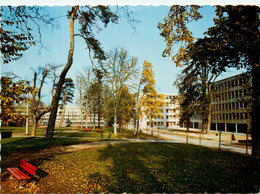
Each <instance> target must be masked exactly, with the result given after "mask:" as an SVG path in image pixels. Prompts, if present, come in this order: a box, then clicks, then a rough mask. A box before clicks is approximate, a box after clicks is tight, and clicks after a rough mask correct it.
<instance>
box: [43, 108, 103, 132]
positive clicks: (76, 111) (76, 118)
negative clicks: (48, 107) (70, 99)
mask: <svg viewBox="0 0 260 194" xmlns="http://www.w3.org/2000/svg"><path fill="white" fill-rule="evenodd" d="M63 114H64V118H63V122H62V123H61V121H62V116H63ZM49 116H50V113H47V114H45V115H44V116H43V117H42V119H41V121H40V123H41V124H43V125H46V126H47V125H48V120H49ZM82 124H83V126H84V127H86V126H94V124H95V126H97V125H98V117H97V116H95V122H94V116H93V114H91V115H90V114H89V116H88V119H87V125H86V114H85V112H83V114H82ZM80 125H81V113H80V107H79V106H65V112H64V113H63V110H61V109H60V108H58V112H57V118H56V126H62V127H66V126H72V127H76V126H80ZM100 126H101V127H103V126H104V120H103V119H101V121H100Z"/></svg>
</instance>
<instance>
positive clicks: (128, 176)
mask: <svg viewBox="0 0 260 194" xmlns="http://www.w3.org/2000/svg"><path fill="white" fill-rule="evenodd" d="M99 152H100V153H101V155H100V157H99V160H100V161H108V160H110V162H111V163H113V166H111V168H110V169H109V170H110V174H111V175H112V176H111V177H110V181H109V182H108V184H106V185H104V186H105V189H106V190H107V191H109V192H145V193H146V192H147V193H150V192H158V191H160V192H167V191H168V190H167V189H165V188H164V184H163V183H162V182H161V181H160V179H159V177H157V176H156V174H153V173H151V172H152V171H153V169H151V167H150V166H149V165H147V164H146V163H145V160H146V158H149V157H150V155H149V154H150V153H149V154H147V153H146V152H145V150H142V149H138V150H134V149H129V146H128V145H125V144H121V145H108V146H107V147H106V148H104V149H100V151H99ZM152 155H153V154H152ZM152 157H155V155H153V156H152ZM99 178H100V179H103V178H104V177H103V176H100V177H99Z"/></svg>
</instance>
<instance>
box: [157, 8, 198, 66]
mask: <svg viewBox="0 0 260 194" xmlns="http://www.w3.org/2000/svg"><path fill="white" fill-rule="evenodd" d="M199 8H200V7H199V6H196V5H192V6H180V5H173V6H171V8H170V10H169V12H168V15H167V16H166V17H165V18H164V23H159V24H158V28H159V29H160V30H161V33H160V35H161V36H163V37H164V40H165V42H166V48H165V49H164V51H163V56H164V57H166V56H171V55H173V56H172V60H174V62H175V63H176V65H177V66H181V62H182V61H183V60H185V59H186V58H185V57H187V55H186V54H185V53H186V48H187V47H188V46H190V45H191V44H192V43H193V41H194V37H193V36H192V32H191V31H190V30H189V29H188V27H187V25H188V24H189V23H190V22H192V21H197V20H198V19H200V18H201V17H202V16H201V14H200V13H199V12H198V10H199ZM173 45H174V46H176V45H178V46H179V50H178V52H177V53H176V54H173V53H174V51H173Z"/></svg>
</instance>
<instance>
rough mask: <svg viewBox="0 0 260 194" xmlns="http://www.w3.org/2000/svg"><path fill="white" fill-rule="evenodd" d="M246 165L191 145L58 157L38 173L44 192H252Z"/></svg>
mask: <svg viewBox="0 0 260 194" xmlns="http://www.w3.org/2000/svg"><path fill="white" fill-rule="evenodd" d="M249 160H250V158H249V157H248V156H245V155H242V154H235V153H231V152H227V151H218V150H214V149H209V148H205V147H199V146H195V145H186V144H169V143H135V144H133V143H130V144H121V145H114V146H112V145H111V146H108V147H105V148H93V149H89V150H87V151H80V152H75V153H69V154H63V155H58V156H55V157H54V158H52V160H44V161H42V163H41V164H40V166H39V167H40V168H41V169H42V170H44V171H46V172H47V173H48V174H49V175H48V176H47V177H46V179H45V180H44V181H45V185H46V187H47V188H45V191H46V192H68V191H69V192H80V193H81V192H84V193H86V192H87V193H88V192H116V193H121V192H145V193H151V192H166V193H173V192H181V193H186V192H192V193H194V192H203V193H204V192H209V193H212V192H222V193H227V192H231V193H238V192H239V193H240V192H242V193H244V192H245V193H248V192H258V191H259V187H258V186H259V180H260V179H259V178H260V177H257V176H256V175H255V174H253V173H251V172H250V171H249V170H248V164H249ZM52 183H55V184H54V185H53V186H51V185H52Z"/></svg>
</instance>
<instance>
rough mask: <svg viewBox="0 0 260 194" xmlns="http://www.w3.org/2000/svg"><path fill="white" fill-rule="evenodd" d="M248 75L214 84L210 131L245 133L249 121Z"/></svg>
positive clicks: (237, 76) (249, 82)
mask: <svg viewBox="0 0 260 194" xmlns="http://www.w3.org/2000/svg"><path fill="white" fill-rule="evenodd" d="M250 84H251V79H250V75H249V74H240V75H236V76H232V77H229V78H226V79H222V80H220V81H217V82H215V83H214V86H213V91H214V92H213V102H212V125H211V130H213V131H215V130H221V131H224V132H230V133H246V132H247V129H248V125H249V119H250V114H249V113H250V111H251V106H250V100H251V98H250V95H249V93H250Z"/></svg>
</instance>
